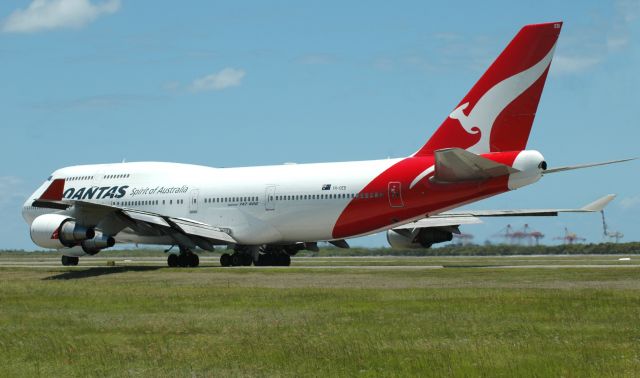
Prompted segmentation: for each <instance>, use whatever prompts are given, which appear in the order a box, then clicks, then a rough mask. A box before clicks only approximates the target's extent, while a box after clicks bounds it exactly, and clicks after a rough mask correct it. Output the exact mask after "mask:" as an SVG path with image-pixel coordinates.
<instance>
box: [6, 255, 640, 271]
mask: <svg viewBox="0 0 640 378" xmlns="http://www.w3.org/2000/svg"><path fill="white" fill-rule="evenodd" d="M166 264H167V262H166V257H164V256H160V257H150V256H124V257H115V256H114V257H111V256H105V255H103V256H86V257H81V258H80V263H79V264H78V266H76V267H63V266H62V265H61V263H60V257H59V256H55V257H54V256H51V257H48V256H47V257H43V256H24V255H21V256H13V255H10V256H6V255H5V256H2V255H0V268H41V269H53V268H65V269H80V268H105V267H107V268H108V267H136V266H144V267H166ZM201 268H222V267H221V266H220V262H219V257H218V256H200V266H199V267H198V268H196V269H201ZM453 268H466V269H570V268H599V269H614V268H615V269H617V268H640V256H638V257H636V256H619V255H615V256H610V255H597V256H592V255H589V256H583V255H580V256H504V257H500V256H488V257H399V256H364V257H294V258H292V262H291V266H289V267H263V266H251V267H226V268H224V269H225V270H242V269H254V270H262V269H271V270H273V269H276V270H291V269H309V270H314V269H315V270H317V269H353V270H399V271H402V270H405V271H406V270H430V269H453Z"/></svg>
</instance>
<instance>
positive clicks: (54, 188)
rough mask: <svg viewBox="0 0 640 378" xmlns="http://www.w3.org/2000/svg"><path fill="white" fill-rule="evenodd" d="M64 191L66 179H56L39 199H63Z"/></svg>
mask: <svg viewBox="0 0 640 378" xmlns="http://www.w3.org/2000/svg"><path fill="white" fill-rule="evenodd" d="M63 192H64V179H55V180H53V182H52V183H51V185H49V187H48V188H47V190H45V191H44V193H42V195H41V196H40V198H38V199H39V200H46V201H61V200H62V193H63Z"/></svg>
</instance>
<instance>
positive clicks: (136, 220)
mask: <svg viewBox="0 0 640 378" xmlns="http://www.w3.org/2000/svg"><path fill="white" fill-rule="evenodd" d="M63 188H64V180H63V179H57V180H54V182H53V183H51V185H50V186H49V188H47V190H45V192H44V193H43V194H42V195H41V196H40V198H38V199H37V200H35V201H34V202H33V206H34V207H43V208H50V209H58V210H65V209H68V208H70V207H74V210H75V212H76V213H78V215H79V217H78V218H81V219H85V220H87V222H89V223H91V224H96V225H98V226H99V227H100V228H107V229H109V230H110V231H112V233H114V234H115V232H118V231H120V230H122V229H124V228H126V227H129V228H131V229H132V230H133V231H134V232H136V233H139V234H141V235H151V236H162V235H166V236H170V237H172V238H173V239H174V240H175V241H176V242H179V243H180V244H184V245H188V246H194V247H195V246H196V245H197V246H199V247H201V248H203V249H207V250H210V249H212V248H213V244H234V243H236V240H235V239H234V238H233V237H232V236H231V235H230V231H229V230H228V229H223V228H220V227H215V226H212V225H210V224H207V223H202V222H199V221H196V220H193V219H188V218H180V217H171V216H167V215H163V214H158V213H154V212H149V211H144V210H139V209H131V208H126V207H120V206H112V205H105V204H97V203H93V202H87V201H82V200H70V199H63V198H62V189H63ZM115 230H117V231H115Z"/></svg>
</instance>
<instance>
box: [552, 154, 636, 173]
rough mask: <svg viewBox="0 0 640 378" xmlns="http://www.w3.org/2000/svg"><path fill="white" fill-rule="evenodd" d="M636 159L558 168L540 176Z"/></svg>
mask: <svg viewBox="0 0 640 378" xmlns="http://www.w3.org/2000/svg"><path fill="white" fill-rule="evenodd" d="M636 159H637V158H631V159H621V160H611V161H605V162H601V163H590V164H579V165H568V166H566V167H558V168H549V169H547V170H545V171H544V172H542V174H545V175H546V174H549V173H556V172H564V171H572V170H574V169H582V168H591V167H599V166H601V165H608V164H616V163H624V162H625V161H631V160H636Z"/></svg>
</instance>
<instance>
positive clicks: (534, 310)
mask: <svg viewBox="0 0 640 378" xmlns="http://www.w3.org/2000/svg"><path fill="white" fill-rule="evenodd" d="M12 258H15V256H13V257H12ZM31 258H42V257H31ZM1 260H2V256H0V261H1ZM27 260H28V258H27ZM351 260H355V262H354V261H351ZM369 260H371V261H369ZM634 260H635V257H632V260H631V261H619V260H618V259H617V258H616V257H615V256H588V257H585V256H575V257H558V256H552V257H531V256H528V257H522V258H518V257H509V258H431V259H425V258H422V259H420V258H415V259H411V258H371V259H366V258H361V259H295V260H294V266H292V267H289V268H259V269H257V268H253V267H252V268H218V267H215V266H206V265H208V264H204V265H205V266H204V267H201V268H195V269H170V268H164V267H161V266H160V265H158V266H154V265H152V264H148V265H144V264H135V263H129V264H128V265H127V264H120V263H119V262H118V264H117V265H116V266H115V267H107V266H106V264H102V263H100V264H98V265H101V266H94V267H83V266H82V264H84V263H85V260H82V262H81V266H79V267H75V268H62V267H59V268H53V267H38V268H19V267H2V268H0V355H1V356H2V363H1V364H0V376H2V377H4V376H11V377H13V376H87V375H91V376H180V377H182V376H184V377H186V376H189V377H191V376H216V377H217V376H229V375H232V376H409V375H420V376H443V375H446V376H465V377H466V376H504V377H511V376H532V377H533V376H536V377H539V376H568V377H573V376H598V377H600V376H616V377H617V376H629V377H632V376H639V375H640V268H639V267H638V266H633V264H637V261H634ZM56 261H57V260H56ZM87 261H88V260H87ZM95 261H100V260H94V262H95ZM345 261H347V263H345ZM343 263H344V265H349V266H353V267H352V268H344V267H340V265H342V264H343ZM412 264H415V265H422V266H447V268H440V269H405V268H403V266H413V265H412ZM625 264H627V265H628V266H626V267H619V268H617V267H610V268H605V267H604V266H610V265H625ZM629 264H631V265H629ZM102 265H104V266H102ZM209 265H215V264H214V263H213V262H212V263H211V264H209ZM324 265H326V266H327V267H323V266H324ZM515 265H523V266H528V267H530V266H541V265H545V266H546V265H560V266H566V265H572V266H573V267H559V268H554V269H544V268H524V267H523V268H517V267H516V268H509V269H504V268H501V266H515ZM576 265H597V266H600V267H594V266H591V267H577V266H576ZM309 266H315V267H316V268H314V269H309V268H308V267H309ZM371 266H375V269H370V267H371Z"/></svg>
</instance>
